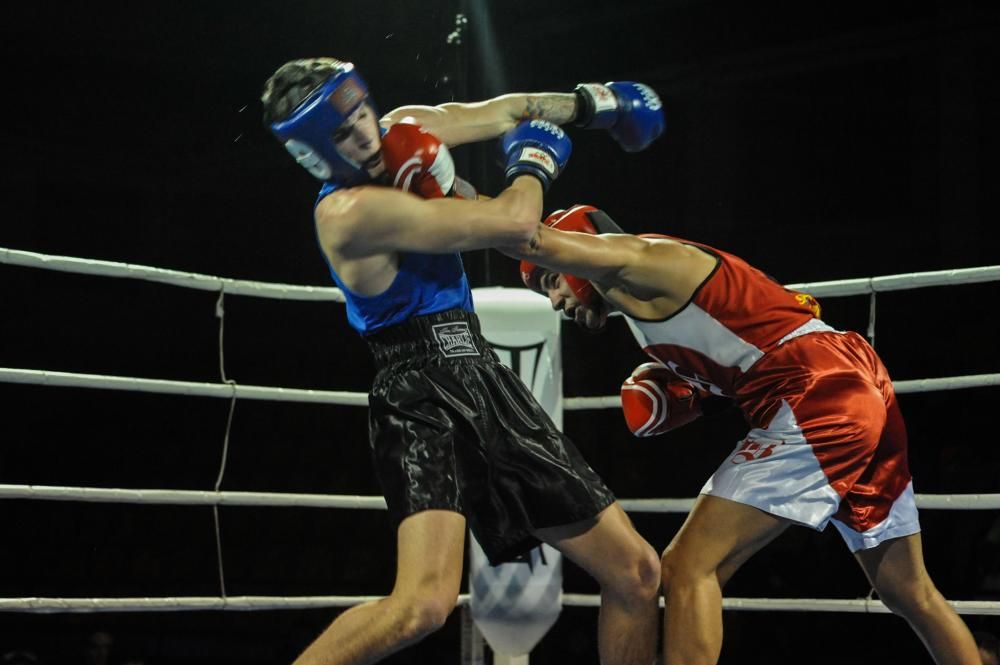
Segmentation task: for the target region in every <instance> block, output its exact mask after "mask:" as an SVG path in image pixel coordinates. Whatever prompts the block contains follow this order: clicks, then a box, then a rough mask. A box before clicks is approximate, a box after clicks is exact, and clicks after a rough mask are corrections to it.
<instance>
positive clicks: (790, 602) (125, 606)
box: [0, 593, 1000, 615]
mask: <svg viewBox="0 0 1000 665" xmlns="http://www.w3.org/2000/svg"><path fill="white" fill-rule="evenodd" d="M383 597H384V596H229V597H226V598H221V597H212V596H188V597H180V596H177V597H170V596H168V597H163V598H0V612H31V613H37V614H51V613H55V612H60V613H62V612H87V613H91V612H182V611H190V610H229V611H234V610H235V611H260V610H301V609H317V608H325V607H352V606H354V605H360V604H361V603H367V602H370V601H373V600H379V599H381V598H383ZM561 599H562V604H563V605H564V606H566V607H600V605H601V597H600V596H598V595H596V594H593V595H591V594H580V593H564V594H561ZM468 602H469V596H468V594H461V595H460V596H459V597H458V602H457V603H456V605H459V606H461V605H467V604H468ZM948 604H949V605H951V606H952V607H954V608H955V611H956V612H958V613H959V614H974V615H1000V602H995V601H989V600H949V601H948ZM660 607H663V599H662V598H660ZM722 609H724V610H744V611H766V612H852V613H861V614H891V612H890V611H889V608H887V607H886V606H885V604H884V603H883V602H882V601H880V600H875V599H874V598H853V599H848V598H844V599H834V598H723V599H722Z"/></svg>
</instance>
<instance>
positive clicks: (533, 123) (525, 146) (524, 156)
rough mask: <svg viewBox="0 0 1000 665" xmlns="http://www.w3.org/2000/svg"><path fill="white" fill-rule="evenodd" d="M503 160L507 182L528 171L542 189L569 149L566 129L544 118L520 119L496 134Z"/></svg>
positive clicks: (566, 158)
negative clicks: (515, 124)
mask: <svg viewBox="0 0 1000 665" xmlns="http://www.w3.org/2000/svg"><path fill="white" fill-rule="evenodd" d="M500 149H501V150H502V151H503V154H504V157H505V158H506V160H507V166H506V170H505V171H504V176H505V177H506V179H507V184H510V183H511V182H512V181H513V180H514V178H516V177H517V176H519V175H525V174H530V175H533V176H535V177H536V178H538V179H539V180H541V181H542V189H543V190H545V191H548V189H549V185H551V184H552V181H553V180H555V179H556V177H557V176H558V175H559V173H561V172H562V170H563V168H565V166H566V162H568V161H569V155H570V153H571V152H573V143H572V142H571V141H570V140H569V137H568V136H566V132H564V131H563V130H562V129H560V128H559V126H558V125H554V124H552V123H551V122H549V121H547V120H524V121H522V122H520V123H518V125H517V126H516V127H514V129H512V130H510V131H509V132H507V133H506V134H504V135H503V136H502V137H501V138H500Z"/></svg>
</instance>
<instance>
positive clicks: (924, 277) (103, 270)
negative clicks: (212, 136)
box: [0, 247, 1000, 302]
mask: <svg viewBox="0 0 1000 665" xmlns="http://www.w3.org/2000/svg"><path fill="white" fill-rule="evenodd" d="M0 263H5V264H8V265H15V266H22V267H26V268H41V269H44V270H58V271H60V272H72V273H78V274H84V275H102V276H105V277H125V278H132V279H143V280H147V281H151V282H161V283H164V284H171V285H173V286H181V287H185V288H189V289H200V290H203V291H219V290H223V289H224V290H225V291H226V293H230V294H234V295H241V296H257V297H261V298H275V299H277V300H326V301H334V302H344V294H343V293H342V292H341V291H340V289H337V288H333V287H325V286H300V285H295V284H271V283H268V282H254V281H248V280H238V279H230V278H226V277H213V276H211V275H200V274H198V273H188V272H181V271H178V270H166V269H163V268H152V267H150V266H141V265H135V264H131V263H118V262H115V261H99V260H94V259H78V258H75V257H71V256H53V255H49V254H39V253H36V252H26V251H23V250H19V249H8V248H6V247H0ZM998 280H1000V266H982V267H978V268H958V269H955V270H936V271H931V272H913V273H905V274H900V275H886V276H883V277H861V278H857V279H839V280H833V281H829V282H807V283H802V284H788V285H787V286H788V288H790V289H794V290H796V291H806V292H808V293H809V294H811V295H813V296H816V297H820V296H851V295H859V294H862V293H873V292H880V293H881V292H884V291H901V290H905V289H916V288H922V287H927V286H953V285H956V284H975V283H979V282H993V281H998Z"/></svg>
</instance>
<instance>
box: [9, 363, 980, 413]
mask: <svg viewBox="0 0 1000 665" xmlns="http://www.w3.org/2000/svg"><path fill="white" fill-rule="evenodd" d="M0 383H26V384H32V385H41V386H57V387H63V388H102V389H106V390H128V391H132V392H147V393H161V394H166V395H191V396H199V397H223V398H226V399H230V398H232V397H233V396H234V392H235V397H236V398H238V399H256V400H272V401H276V402H306V403H319V404H340V405H344V406H368V393H360V392H347V391H342V390H311V389H306V388H274V387H268V386H243V385H239V384H229V383H197V382H192V381H172V380H167V379H140V378H137V377H129V376H107V375H102V374H74V373H72V372H53V371H50V370H42V369H17V368H12V367H0ZM892 385H893V386H894V387H895V389H896V392H897V393H900V394H902V393H923V392H933V391H938V390H960V389H964V388H982V387H986V386H997V385H1000V373H998V374H974V375H971V376H951V377H943V378H938V379H914V380H911V381H894V382H893V384H892ZM621 404H622V403H621V396H620V395H606V396H601V397H567V398H565V399H564V400H563V408H564V409H565V410H567V411H581V410H585V409H611V408H618V407H620V406H621Z"/></svg>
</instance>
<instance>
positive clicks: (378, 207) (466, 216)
mask: <svg viewBox="0 0 1000 665" xmlns="http://www.w3.org/2000/svg"><path fill="white" fill-rule="evenodd" d="M541 202H542V188H541V184H540V182H539V181H538V179H536V178H534V177H531V176H522V177H519V178H518V179H517V180H515V181H514V183H513V184H512V185H511V186H510V187H508V188H507V189H505V190H504V191H503V192H501V193H500V194H499V195H498V196H497V197H496V198H494V199H490V200H488V201H465V200H461V199H453V198H438V199H422V198H420V197H418V196H414V195H413V194H409V193H406V192H401V191H399V190H395V189H390V188H388V187H354V188H351V189H347V190H342V191H340V192H335V193H334V194H331V195H330V196H328V197H326V198H324V199H323V201H322V202H320V204H319V206H317V208H316V229H317V232H318V235H319V239H320V243H321V244H322V245H323V248H324V250H326V251H327V253H328V254H335V255H338V256H341V257H344V258H347V259H358V258H364V257H367V256H374V255H376V254H384V253H388V252H425V253H441V254H444V253H450V252H460V251H466V250H472V249H484V248H486V247H491V246H494V245H498V244H504V245H506V244H517V243H519V242H524V241H525V240H526V239H527V238H529V237H531V234H532V232H533V231H534V228H535V226H536V225H537V224H538V219H539V217H540V216H541V209H542V203H541Z"/></svg>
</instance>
